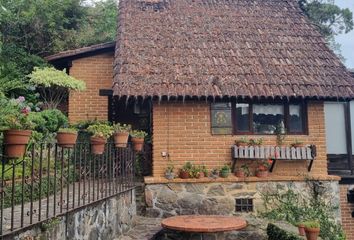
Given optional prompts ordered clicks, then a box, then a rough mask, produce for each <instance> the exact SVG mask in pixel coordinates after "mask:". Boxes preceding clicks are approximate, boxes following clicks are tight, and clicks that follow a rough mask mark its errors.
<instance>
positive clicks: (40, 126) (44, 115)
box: [29, 109, 68, 134]
mask: <svg viewBox="0 0 354 240" xmlns="http://www.w3.org/2000/svg"><path fill="white" fill-rule="evenodd" d="M29 118H30V119H31V121H32V122H33V123H34V124H35V130H36V131H37V132H40V133H44V134H48V133H54V132H57V131H58V130H59V128H62V127H66V126H67V125H68V118H67V117H66V116H65V115H64V114H63V113H62V112H61V111H60V110H57V109H49V110H44V111H42V112H33V113H30V115H29Z"/></svg>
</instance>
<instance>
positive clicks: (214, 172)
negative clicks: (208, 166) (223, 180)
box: [210, 168, 219, 179]
mask: <svg viewBox="0 0 354 240" xmlns="http://www.w3.org/2000/svg"><path fill="white" fill-rule="evenodd" d="M210 177H211V178H214V179H216V178H218V177H219V169H217V168H214V169H213V170H211V172H210Z"/></svg>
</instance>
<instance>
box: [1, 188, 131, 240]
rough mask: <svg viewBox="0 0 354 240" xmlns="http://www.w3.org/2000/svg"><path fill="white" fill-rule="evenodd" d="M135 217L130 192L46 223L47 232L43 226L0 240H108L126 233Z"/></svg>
mask: <svg viewBox="0 0 354 240" xmlns="http://www.w3.org/2000/svg"><path fill="white" fill-rule="evenodd" d="M135 214H136V206H135V193H134V190H132V191H128V192H126V193H122V194H121V195H118V196H116V197H112V198H110V199H107V200H104V201H100V202H98V203H96V204H92V205H90V206H88V207H84V208H81V209H80V210H77V211H74V212H71V213H69V214H68V215H66V216H65V215H64V216H63V217H61V218H57V219H55V220H54V221H51V223H49V222H47V223H46V225H47V226H46V228H47V229H44V227H43V226H44V225H41V226H35V227H33V228H32V229H30V230H27V231H24V232H21V233H17V234H16V235H15V236H8V237H5V238H4V239H15V240H22V239H23V240H32V239H41V240H46V239H48V240H51V239H88V240H101V239H102V240H110V239H115V238H117V237H118V236H120V235H121V234H122V233H124V232H127V231H128V230H129V229H130V227H131V226H132V224H133V217H134V216H135ZM65 236H67V237H65Z"/></svg>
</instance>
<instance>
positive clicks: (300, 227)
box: [296, 222, 305, 236]
mask: <svg viewBox="0 0 354 240" xmlns="http://www.w3.org/2000/svg"><path fill="white" fill-rule="evenodd" d="M296 226H297V228H298V230H299V235H300V236H305V225H304V223H303V222H299V223H298V224H296Z"/></svg>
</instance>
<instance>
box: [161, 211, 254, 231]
mask: <svg viewBox="0 0 354 240" xmlns="http://www.w3.org/2000/svg"><path fill="white" fill-rule="evenodd" d="M161 226H162V227H164V228H167V229H171V230H177V231H183V232H193V233H216V232H226V231H234V230H240V229H243V228H245V227H247V222H246V221H245V220H244V219H242V218H239V217H232V216H218V215H183V216H175V217H169V218H166V219H164V220H162V222H161Z"/></svg>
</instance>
